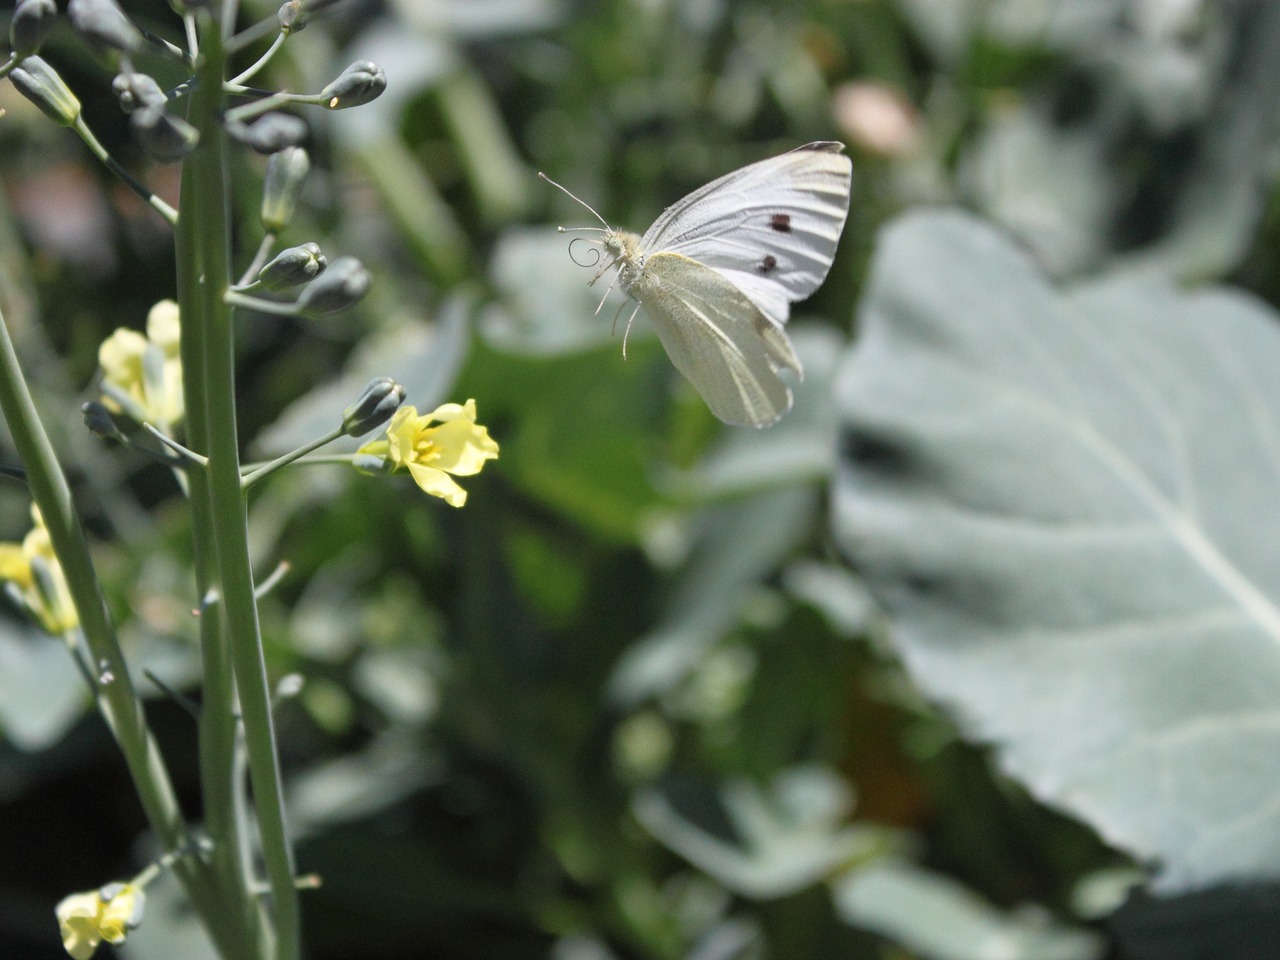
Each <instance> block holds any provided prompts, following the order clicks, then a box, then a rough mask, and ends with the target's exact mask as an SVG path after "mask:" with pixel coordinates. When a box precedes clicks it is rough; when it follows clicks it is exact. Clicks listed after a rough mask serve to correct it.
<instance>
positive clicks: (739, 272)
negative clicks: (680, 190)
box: [640, 140, 853, 324]
mask: <svg viewBox="0 0 1280 960" xmlns="http://www.w3.org/2000/svg"><path fill="white" fill-rule="evenodd" d="M843 150H844V144H842V143H837V142H835V141H829V140H824V141H819V142H817V143H810V144H807V145H805V146H803V147H799V148H797V149H795V150H792V151H791V152H790V153H784V154H782V155H781V156H778V157H771V158H769V159H768V160H761V161H759V162H758V163H753V164H750V165H748V166H745V167H743V168H742V169H741V170H735V171H734V172H733V173H729V174H726V175H725V176H723V177H721V178H720V179H718V180H713V181H711V183H708V184H707V185H706V186H705V187H702V188H701V189H699V190H695V191H694V192H693V193H691V194H689V195H688V196H687V197H685V198H684V199H683V200H679V201H677V202H676V203H674V204H672V205H671V206H670V207H668V208H667V209H666V210H664V211H663V212H662V215H661V216H660V217H658V219H657V220H656V221H654V224H653V226H651V227H650V228H649V229H648V231H647V232H646V233H645V235H644V237H643V238H642V240H641V241H640V249H641V250H642V251H643V252H645V253H648V254H653V253H678V254H681V255H683V256H686V257H689V258H690V259H692V260H696V261H698V263H702V264H705V265H706V266H708V267H710V268H711V269H713V270H715V271H717V272H718V273H719V274H720V275H721V276H723V277H725V279H727V280H728V281H729V282H730V283H732V284H733V285H734V286H735V287H737V288H738V289H739V290H741V291H742V292H743V293H745V294H746V295H747V296H748V297H750V298H751V300H752V301H753V302H754V303H755V304H756V305H757V306H759V307H760V309H761V310H763V311H764V312H765V314H766V315H767V316H768V317H770V318H771V319H773V320H775V321H776V322H777V323H779V324H782V323H786V321H787V317H788V316H789V315H790V312H791V303H792V302H794V301H796V300H803V299H804V298H805V297H807V296H809V295H810V294H811V293H813V292H814V291H815V290H817V289H818V287H819V286H821V285H822V281H823V280H824V279H826V276H827V271H828V270H830V269H831V261H832V259H833V258H834V257H835V253H836V244H837V243H839V241H840V232H841V230H843V229H844V221H845V217H846V216H847V215H848V212H849V190H850V185H851V181H852V175H853V164H852V163H851V162H850V161H849V158H848V157H846V156H845V155H844V154H843V153H842V152H841V151H843Z"/></svg>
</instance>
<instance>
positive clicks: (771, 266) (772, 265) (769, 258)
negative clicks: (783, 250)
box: [756, 253, 778, 273]
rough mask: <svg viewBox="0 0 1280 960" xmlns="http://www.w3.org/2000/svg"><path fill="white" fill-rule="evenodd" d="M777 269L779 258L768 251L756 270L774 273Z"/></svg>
mask: <svg viewBox="0 0 1280 960" xmlns="http://www.w3.org/2000/svg"><path fill="white" fill-rule="evenodd" d="M776 269H778V258H777V257H775V256H774V255H773V254H772V253H766V254H765V255H764V257H763V258H762V259H761V261H760V262H759V263H758V264H757V265H756V270H757V271H759V272H760V273H773V271H774V270H776Z"/></svg>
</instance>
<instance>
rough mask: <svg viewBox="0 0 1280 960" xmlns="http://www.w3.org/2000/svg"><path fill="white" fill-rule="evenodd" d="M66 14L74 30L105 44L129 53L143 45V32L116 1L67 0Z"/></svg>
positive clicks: (95, 41)
mask: <svg viewBox="0 0 1280 960" xmlns="http://www.w3.org/2000/svg"><path fill="white" fill-rule="evenodd" d="M67 16H68V17H69V18H70V20H71V26H72V27H73V28H74V29H75V31H76V33H78V34H80V35H81V36H82V37H84V38H85V39H87V40H92V41H93V42H94V43H99V44H101V45H102V46H104V47H111V48H112V49H114V50H120V51H122V52H124V53H132V52H133V51H134V50H137V49H138V47H140V46H142V31H141V30H139V29H138V28H137V27H135V26H134V25H133V21H132V20H130V19H129V18H128V17H127V16H125V12H124V11H123V10H121V9H120V7H119V5H118V4H116V2H115V0H69V2H68V3H67Z"/></svg>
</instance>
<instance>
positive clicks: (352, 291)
mask: <svg viewBox="0 0 1280 960" xmlns="http://www.w3.org/2000/svg"><path fill="white" fill-rule="evenodd" d="M368 292H369V271H368V270H366V269H365V268H364V264H362V263H361V262H360V261H359V260H357V259H356V258H355V257H339V258H338V259H337V260H335V261H333V263H331V264H329V269H328V270H326V271H325V272H324V273H322V274H320V276H318V277H316V278H315V279H314V280H312V281H311V282H310V283H308V284H307V285H306V286H305V287H303V288H302V292H301V293H300V294H298V308H299V310H301V311H302V313H304V314H307V315H310V316H320V315H321V314H325V313H334V312H335V311H338V310H342V309H344V308H346V307H349V306H351V305H352V304H354V303H358V302H359V301H360V299H361V298H362V297H364V295H365V294H366V293H368Z"/></svg>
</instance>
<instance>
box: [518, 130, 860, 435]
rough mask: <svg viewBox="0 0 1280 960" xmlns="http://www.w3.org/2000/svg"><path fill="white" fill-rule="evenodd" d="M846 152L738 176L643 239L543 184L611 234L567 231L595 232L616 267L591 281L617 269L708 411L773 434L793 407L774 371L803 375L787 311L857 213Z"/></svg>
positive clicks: (756, 166) (817, 276)
mask: <svg viewBox="0 0 1280 960" xmlns="http://www.w3.org/2000/svg"><path fill="white" fill-rule="evenodd" d="M843 150H844V144H842V143H836V142H834V141H830V140H823V141H819V142H817V143H810V144H806V145H805V146H803V147H799V148H797V149H795V150H792V151H791V152H790V153H784V154H782V155H781V156H779V157H771V158H770V159H768V160H761V161H759V162H758V163H753V164H750V165H749V166H745V167H743V168H742V169H741V170H735V171H734V172H733V173H729V174H726V175H725V176H723V177H721V178H720V179H718V180H713V181H712V182H711V183H708V184H707V185H706V186H705V187H702V188H701V189H700V190H695V191H694V192H693V193H691V194H689V195H688V196H687V197H685V198H684V199H683V200H680V201H679V202H677V203H674V204H672V205H671V206H669V207H667V209H666V210H664V211H663V212H662V215H661V216H660V217H658V219H657V220H656V221H654V224H653V226H651V227H650V228H649V229H648V230H646V231H645V234H644V236H643V237H641V236H637V235H636V234H634V233H627V232H625V231H622V230H615V229H613V228H612V227H611V226H609V224H608V223H607V222H606V221H605V219H604V218H603V217H601V216H600V214H598V213H596V211H595V210H594V209H592V208H591V207H590V206H589V205H588V204H586V203H584V202H583V201H582V200H578V198H577V197H574V196H573V194H572V193H569V191H568V190H565V188H564V187H562V186H560V184H558V183H556V182H555V181H554V180H551V179H550V178H549V177H547V176H546V175H545V174H539V176H541V177H542V178H543V179H544V180H546V181H547V182H548V183H550V184H552V185H553V186H555V187H559V188H560V189H561V190H564V192H565V193H567V194H569V196H571V197H573V199H574V200H578V202H579V203H581V204H582V205H583V206H584V207H586V208H587V209H588V210H590V211H591V212H592V213H593V214H595V216H596V219H598V220H599V221H600V222H601V223H602V224H604V226H603V228H601V227H577V228H571V229H580V230H593V231H598V232H599V233H600V234H601V239H600V243H601V245H602V246H603V248H604V251H605V254H606V255H607V256H608V257H609V258H610V259H609V262H607V263H606V264H605V265H604V267H602V268H601V271H600V273H598V274H596V276H595V278H594V279H593V280H592V281H591V282H592V283H594V282H595V281H596V280H598V279H599V278H600V276H601V274H603V273H604V272H605V271H606V270H608V269H609V268H610V267H615V266H616V267H617V268H618V274H617V277H616V278H615V281H614V282H615V283H621V284H622V289H623V290H624V291H625V292H626V293H627V295H628V296H630V297H631V298H632V299H633V300H635V301H637V306H636V309H637V310H639V308H640V307H641V306H643V307H644V308H645V312H646V313H647V314H648V315H649V319H650V320H651V321H652V322H653V325H654V327H655V329H657V331H658V338H659V339H660V340H661V341H662V345H663V346H664V347H666V350H667V354H668V356H670V357H671V362H672V363H674V364H675V366H676V369H677V370H679V371H680V372H681V373H682V374H684V375H685V377H687V378H688V380H689V382H690V383H692V384H693V385H694V387H695V388H696V389H697V391H698V393H700V394H702V398H703V399H704V400H706V401H707V406H709V407H710V408H711V412H712V413H714V414H715V415H716V416H717V417H719V418H720V419H721V420H723V421H725V422H726V423H732V424H738V425H741V426H747V425H750V426H753V427H767V426H769V425H770V424H771V423H774V422H776V421H777V420H778V418H779V417H781V416H782V415H783V414H784V413H786V412H787V411H788V410H790V409H791V391H790V390H789V389H787V385H786V384H785V383H783V382H782V379H781V378H780V377H779V376H778V373H777V371H778V370H780V369H782V368H784V367H785V368H786V369H788V370H792V371H794V372H795V374H796V375H797V376H798V377H803V375H804V372H803V371H802V370H801V367H800V360H799V358H798V357H797V356H796V353H795V350H794V349H793V348H792V346H791V340H790V339H789V338H788V337H787V334H786V331H785V330H784V329H783V327H784V324H786V322H787V317H788V316H789V315H790V312H791V304H792V303H793V302H794V301H796V300H803V299H804V298H805V297H807V296H809V295H810V294H811V293H813V292H814V291H815V290H817V289H818V287H820V286H821V285H822V281H823V280H824V279H825V278H826V276H827V271H828V270H830V269H831V261H832V258H833V257H834V256H835V253H836V244H837V243H839V241H840V231H841V230H842V229H843V227H844V221H845V216H846V215H847V214H848V212H849V188H850V181H851V177H852V170H853V165H852V164H851V163H850V162H849V158H848V157H846V156H845V155H844V154H843V153H842V151H843ZM560 229H561V231H562V232H564V231H565V229H566V228H564V227H561V228H560ZM612 289H613V288H612V286H611V287H610V290H612ZM605 296H606V297H607V296H608V293H607V292H606V294H605ZM603 305H604V301H603V300H602V301H601V306H603ZM598 311H599V308H597V312H598ZM631 316H632V318H633V319H634V317H635V312H634V311H633V312H632V314H631ZM630 326H631V321H630V320H628V321H627V328H628V329H630ZM625 351H626V338H625V335H624V337H623V352H624V355H625Z"/></svg>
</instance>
